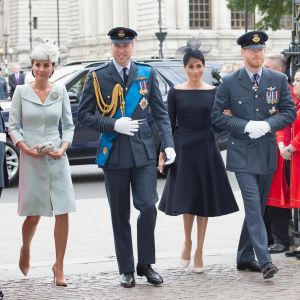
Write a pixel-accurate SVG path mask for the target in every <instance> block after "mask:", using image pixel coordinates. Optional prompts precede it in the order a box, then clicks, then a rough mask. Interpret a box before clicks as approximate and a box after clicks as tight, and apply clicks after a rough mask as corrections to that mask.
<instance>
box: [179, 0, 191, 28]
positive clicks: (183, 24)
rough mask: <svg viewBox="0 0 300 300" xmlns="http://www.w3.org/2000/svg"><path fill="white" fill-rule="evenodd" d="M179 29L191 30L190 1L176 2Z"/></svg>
mask: <svg viewBox="0 0 300 300" xmlns="http://www.w3.org/2000/svg"><path fill="white" fill-rule="evenodd" d="M176 18H177V24H176V26H177V29H189V0H176Z"/></svg>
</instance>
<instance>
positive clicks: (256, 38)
mask: <svg viewBox="0 0 300 300" xmlns="http://www.w3.org/2000/svg"><path fill="white" fill-rule="evenodd" d="M259 41H260V37H259V35H258V34H257V33H255V34H253V38H252V42H254V43H259Z"/></svg>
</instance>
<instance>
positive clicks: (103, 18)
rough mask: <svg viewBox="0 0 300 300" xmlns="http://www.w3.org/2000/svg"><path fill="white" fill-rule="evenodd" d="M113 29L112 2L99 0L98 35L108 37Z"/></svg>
mask: <svg viewBox="0 0 300 300" xmlns="http://www.w3.org/2000/svg"><path fill="white" fill-rule="evenodd" d="M112 27H113V10H112V1H107V0H98V33H99V34H100V35H102V34H104V35H106V34H107V32H108V31H109V30H110V29H111V28H112Z"/></svg>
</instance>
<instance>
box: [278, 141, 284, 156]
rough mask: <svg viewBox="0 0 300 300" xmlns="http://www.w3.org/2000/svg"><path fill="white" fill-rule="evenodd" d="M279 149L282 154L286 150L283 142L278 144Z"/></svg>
mask: <svg viewBox="0 0 300 300" xmlns="http://www.w3.org/2000/svg"><path fill="white" fill-rule="evenodd" d="M278 149H279V151H280V153H282V152H283V151H284V149H285V146H284V143H283V142H279V143H278Z"/></svg>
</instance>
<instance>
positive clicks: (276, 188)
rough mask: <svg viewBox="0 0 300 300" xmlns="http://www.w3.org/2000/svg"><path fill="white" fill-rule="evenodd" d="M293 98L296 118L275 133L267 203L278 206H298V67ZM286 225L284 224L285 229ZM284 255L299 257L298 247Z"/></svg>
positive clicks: (299, 146)
mask: <svg viewBox="0 0 300 300" xmlns="http://www.w3.org/2000/svg"><path fill="white" fill-rule="evenodd" d="M293 99H294V102H295V104H296V110H297V117H296V120H295V121H294V123H293V124H292V125H291V126H288V127H286V128H284V129H282V130H279V131H277V133H276V139H277V144H278V149H279V151H278V168H277V171H276V172H275V174H274V177H273V182H272V186H271V189H270V194H269V199H268V205H269V206H274V207H279V208H300V185H299V178H300V69H299V70H298V71H296V73H295V76H294V82H293ZM297 181H298V182H297ZM288 225H289V224H288V223H287V224H286V225H285V226H286V230H287V231H288ZM286 256H297V258H299V259H300V247H298V248H297V249H296V250H294V251H291V252H286Z"/></svg>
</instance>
